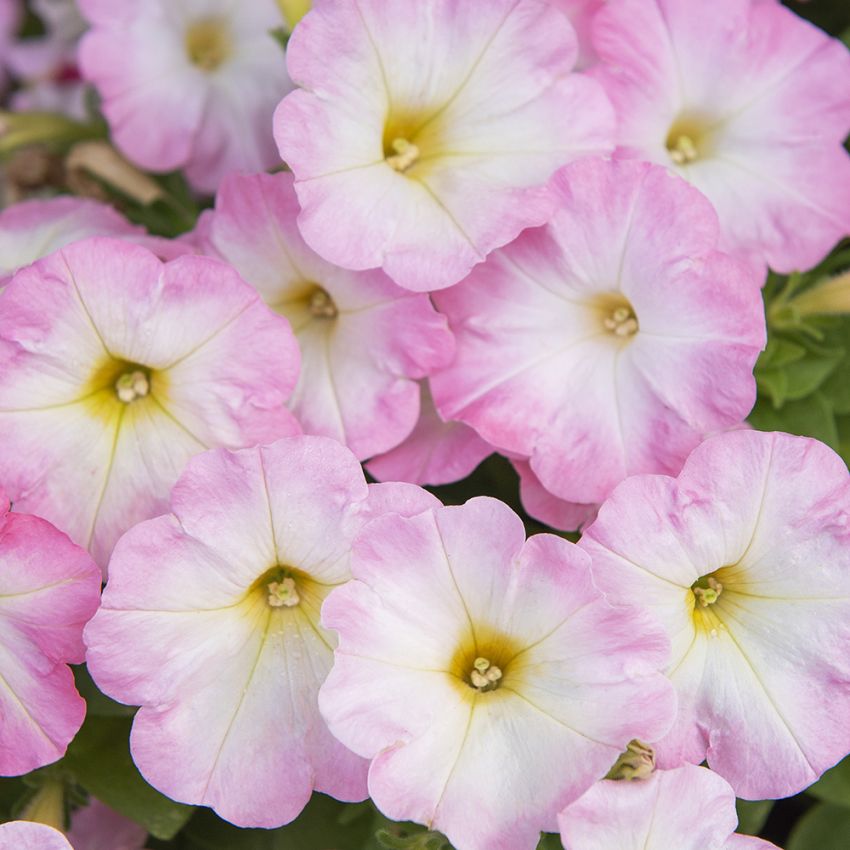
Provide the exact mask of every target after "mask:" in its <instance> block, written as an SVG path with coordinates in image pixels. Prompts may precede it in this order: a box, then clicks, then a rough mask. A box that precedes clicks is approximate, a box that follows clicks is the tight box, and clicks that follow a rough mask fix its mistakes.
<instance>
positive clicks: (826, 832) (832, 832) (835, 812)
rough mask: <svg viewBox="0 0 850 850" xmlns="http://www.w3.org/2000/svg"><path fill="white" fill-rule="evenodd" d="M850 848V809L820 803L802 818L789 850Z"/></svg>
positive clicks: (844, 849) (790, 842)
mask: <svg viewBox="0 0 850 850" xmlns="http://www.w3.org/2000/svg"><path fill="white" fill-rule="evenodd" d="M848 847H850V809H847V808H845V807H844V806H834V805H831V804H829V803H819V804H818V805H817V806H815V807H814V808H813V809H812V810H811V811H809V812H807V813H806V814H805V815H804V816H803V817H802V818H800V820H799V822H798V823H797V825H796V826H795V827H794V830H793V832H792V833H791V837H790V838H789V840H788V848H787V850H847V848H848Z"/></svg>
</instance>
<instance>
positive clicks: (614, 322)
mask: <svg viewBox="0 0 850 850" xmlns="http://www.w3.org/2000/svg"><path fill="white" fill-rule="evenodd" d="M602 324H603V325H604V326H605V329H606V330H608V331H610V332H611V333H612V334H614V336H619V337H627V336H634V335H635V334H636V333H637V332H638V320H637V317H636V316H635V314H634V313H633V312H632V311H631V309H630V308H629V307H617V309H616V310H614V311H613V312H612V313H611V314H610V315H609V316H607V317H606V318H605V319H604V320H603V322H602Z"/></svg>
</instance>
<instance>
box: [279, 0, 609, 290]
mask: <svg viewBox="0 0 850 850" xmlns="http://www.w3.org/2000/svg"><path fill="white" fill-rule="evenodd" d="M577 55H578V47H577V43H576V36H575V32H574V31H573V29H572V27H571V26H570V24H569V22H568V21H567V20H565V18H564V16H563V15H562V14H560V13H559V12H558V11H557V10H556V9H554V8H552V7H551V6H548V5H547V4H545V3H542V2H539V0H518V2H517V0H466V2H456V0H418V2H415V3H414V2H410V0H335V2H323V3H321V4H317V5H316V6H315V8H314V9H313V11H311V12H310V13H309V14H308V15H307V16H306V17H305V18H303V19H302V21H301V22H300V23H299V24H298V26H297V27H296V29H295V32H294V33H293V35H292V39H291V40H290V42H289V50H288V67H289V72H290V74H291V76H292V78H293V80H294V81H295V82H296V83H297V84H298V85H299V86H301V87H302V88H301V90H297V91H295V92H293V93H292V94H290V95H289V96H288V97H287V98H286V99H285V100H284V101H283V103H282V104H281V105H280V107H279V108H278V110H277V114H276V116H275V124H274V132H275V137H276V139H277V142H278V146H279V148H280V152H281V155H282V156H283V158H284V160H285V161H286V162H287V163H288V164H289V166H290V168H291V169H292V171H293V172H294V173H295V178H296V179H295V189H296V191H297V192H298V198H299V200H300V202H301V205H302V207H303V212H302V213H301V215H300V216H299V219H298V224H299V227H300V228H301V232H302V233H303V234H304V238H305V239H306V240H307V242H308V243H309V244H310V245H311V246H312V247H313V248H314V249H315V250H316V251H317V252H318V253H319V254H321V255H322V256H323V257H325V258H326V259H327V260H329V261H331V262H333V263H336V264H337V265H340V266H344V267H345V268H350V269H368V268H377V267H383V269H384V271H386V273H387V274H388V275H389V276H390V277H391V278H393V280H395V282H396V283H398V284H399V285H400V286H403V287H405V288H407V289H414V290H418V291H425V290H433V289H441V288H443V287H447V286H451V285H452V284H454V283H457V281H459V280H460V279H461V278H463V277H464V276H465V275H466V274H467V273H468V272H469V270H470V269H471V268H472V267H473V266H474V265H476V264H477V263H480V262H481V261H482V260H484V258H485V257H486V256H487V254H489V253H490V251H492V250H493V249H494V248H497V247H499V246H500V245H504V244H506V243H508V242H510V241H511V240H512V239H513V238H514V237H515V236H516V235H517V234H518V233H519V232H520V231H521V230H523V229H524V228H526V227H529V226H530V225H537V224H542V223H543V222H544V221H546V219H547V218H548V215H549V212H550V210H551V199H550V197H549V193H548V192H547V191H546V189H545V186H544V184H545V183H546V181H547V180H548V178H549V177H550V176H551V175H552V173H553V172H554V171H555V170H556V169H557V168H558V167H560V166H562V165H564V164H565V163H567V162H570V161H572V160H574V159H577V158H579V157H582V156H586V155H589V154H594V153H605V152H608V151H610V150H611V142H612V140H613V136H614V127H613V120H614V119H613V114H612V112H611V107H610V104H609V103H608V102H607V101H606V99H605V97H604V95H603V93H602V91H601V88H600V87H599V84H598V83H597V82H596V81H595V80H590V79H588V78H586V77H583V76H581V75H576V74H571V73H570V72H571V70H572V68H573V66H574V65H575V62H576V57H577Z"/></svg>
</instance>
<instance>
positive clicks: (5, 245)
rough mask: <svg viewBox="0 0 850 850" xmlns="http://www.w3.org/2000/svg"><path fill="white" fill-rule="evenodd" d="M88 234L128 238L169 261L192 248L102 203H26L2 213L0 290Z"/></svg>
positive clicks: (67, 199) (69, 199) (63, 199)
mask: <svg viewBox="0 0 850 850" xmlns="http://www.w3.org/2000/svg"><path fill="white" fill-rule="evenodd" d="M87 236H115V237H121V238H122V239H129V240H130V241H132V242H139V243H140V244H143V245H145V246H146V247H148V248H150V249H151V250H152V251H154V252H156V253H158V254H160V255H161V256H167V257H169V258H171V257H176V256H179V255H180V254H181V253H186V252H187V251H188V250H189V248H188V246H185V245H183V243H181V242H179V241H170V240H167V239H160V238H158V237H155V236H149V235H148V234H147V233H146V232H145V230H144V228H143V227H139V226H138V225H134V224H131V223H130V222H129V221H127V219H126V218H124V217H123V216H122V215H121V214H120V213H119V212H118V211H117V210H116V209H115V208H114V207H111V206H109V205H108V204H103V203H101V202H100V201H94V200H91V199H88V198H72V197H58V198H50V199H49V200H38V199H33V200H28V201H21V202H20V203H17V204H13V205H12V206H10V207H7V208H6V209H4V210H2V211H0V287H3V286H5V285H6V284H7V283H8V282H9V280H11V277H12V275H13V274H14V273H15V272H16V271H17V270H18V269H21V268H23V267H24V266H28V265H29V264H30V263H32V262H35V260H38V259H41V258H42V257H45V256H47V255H48V254H50V253H52V252H53V251H55V250H57V249H58V248H64V247H65V245H70V244H71V242H77V241H78V240H80V239H84V238H85V237H87Z"/></svg>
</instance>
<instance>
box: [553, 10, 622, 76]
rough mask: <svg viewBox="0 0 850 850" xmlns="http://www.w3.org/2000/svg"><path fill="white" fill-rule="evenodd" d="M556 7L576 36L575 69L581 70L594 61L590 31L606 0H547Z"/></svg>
mask: <svg viewBox="0 0 850 850" xmlns="http://www.w3.org/2000/svg"><path fill="white" fill-rule="evenodd" d="M547 2H549V3H551V4H552V5H553V6H554V7H555V8H556V9H560V10H561V11H562V12H563V13H564V14H565V15H566V16H567V17H568V18H569V19H570V23H571V24H572V25H573V29H575V31H576V36H577V38H578V62H577V64H576V70H577V71H581V70H584V69H585V68H587V67H589V66H591V65H593V64H594V62H595V61H596V52H595V51H594V49H593V41H592V38H591V31H592V25H593V19H594V17H595V16H596V13H597V12H598V11H599V10H600V9H601V8H602V7H603V6H604V5H605V3H606V2H608V0H547Z"/></svg>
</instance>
